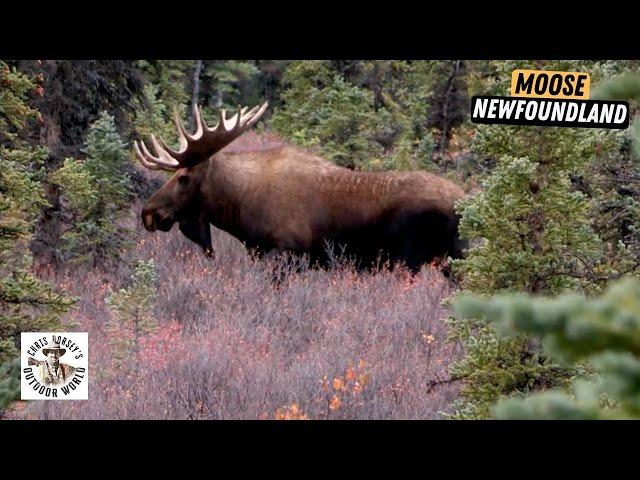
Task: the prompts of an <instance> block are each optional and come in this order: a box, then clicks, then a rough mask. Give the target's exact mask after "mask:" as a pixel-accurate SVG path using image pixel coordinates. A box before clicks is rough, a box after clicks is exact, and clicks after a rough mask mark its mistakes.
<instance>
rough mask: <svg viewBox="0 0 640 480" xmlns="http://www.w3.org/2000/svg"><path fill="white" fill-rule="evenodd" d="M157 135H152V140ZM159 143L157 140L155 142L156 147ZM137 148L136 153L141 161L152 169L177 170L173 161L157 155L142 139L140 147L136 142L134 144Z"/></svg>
mask: <svg viewBox="0 0 640 480" xmlns="http://www.w3.org/2000/svg"><path fill="white" fill-rule="evenodd" d="M154 139H155V137H153V136H152V141H153V140H154ZM156 144H157V141H155V142H154V147H155V145H156ZM134 147H135V150H136V155H137V156H138V159H139V160H140V161H141V163H142V164H143V165H144V166H145V167H147V168H149V169H151V170H176V168H177V167H176V166H175V165H174V164H172V163H169V162H167V161H166V160H165V159H164V158H160V157H156V156H154V155H152V154H151V152H149V149H148V148H147V145H146V144H145V143H144V142H143V141H142V140H140V147H138V144H137V143H136V144H135V145H134ZM141 149H142V150H141Z"/></svg>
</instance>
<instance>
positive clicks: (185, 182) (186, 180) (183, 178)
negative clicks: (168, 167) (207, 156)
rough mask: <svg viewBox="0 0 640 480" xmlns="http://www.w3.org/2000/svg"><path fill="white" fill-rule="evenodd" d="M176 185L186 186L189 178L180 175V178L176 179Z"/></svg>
mask: <svg viewBox="0 0 640 480" xmlns="http://www.w3.org/2000/svg"><path fill="white" fill-rule="evenodd" d="M178 183H179V184H180V185H182V186H184V185H186V184H188V183H189V177H188V176H187V175H182V176H181V177H178Z"/></svg>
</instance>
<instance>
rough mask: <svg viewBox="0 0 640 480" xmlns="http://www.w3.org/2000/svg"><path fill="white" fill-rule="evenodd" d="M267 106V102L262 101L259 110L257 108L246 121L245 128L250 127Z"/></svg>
mask: <svg viewBox="0 0 640 480" xmlns="http://www.w3.org/2000/svg"><path fill="white" fill-rule="evenodd" d="M268 106H269V102H264V103H263V104H262V106H261V107H260V110H258V111H257V112H256V113H255V114H254V115H253V116H252V117H251V118H250V119H249V121H248V122H247V125H246V128H249V127H251V126H252V125H254V124H255V123H256V122H257V121H258V120H260V117H261V116H262V114H263V113H264V112H265V110H266V109H267V107H268Z"/></svg>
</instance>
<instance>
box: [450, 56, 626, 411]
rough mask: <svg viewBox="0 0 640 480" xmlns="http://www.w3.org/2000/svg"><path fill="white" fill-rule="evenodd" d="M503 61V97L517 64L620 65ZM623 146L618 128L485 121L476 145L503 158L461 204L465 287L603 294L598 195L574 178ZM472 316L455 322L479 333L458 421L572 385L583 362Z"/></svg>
mask: <svg viewBox="0 0 640 480" xmlns="http://www.w3.org/2000/svg"><path fill="white" fill-rule="evenodd" d="M494 67H495V71H496V72H497V74H498V75H499V76H500V77H499V78H502V79H504V81H503V82H502V84H501V85H496V84H495V83H492V84H491V85H490V89H491V90H492V92H493V93H499V94H505V93H507V89H508V83H509V80H510V78H511V77H510V73H511V71H512V70H513V69H515V68H544V69H548V70H571V71H576V70H578V71H581V70H585V69H587V70H589V71H590V72H592V77H594V78H596V79H597V78H598V76H599V74H600V73H599V72H601V71H610V70H611V69H612V66H611V65H609V64H606V65H590V66H588V67H587V66H585V65H579V64H571V63H569V62H555V63H544V64H540V62H538V63H537V64H534V65H532V64H528V63H526V62H496V64H495V65H494ZM615 143H616V142H615V134H613V133H612V132H609V131H598V132H595V131H593V130H587V129H568V128H538V127H535V128H531V127H507V126H502V125H488V126H484V125H483V126H478V128H477V131H476V135H475V138H474V144H473V148H474V151H475V152H476V153H477V154H478V155H483V156H492V157H494V158H495V159H496V162H497V165H496V167H495V168H494V170H493V171H492V172H491V173H490V175H489V177H488V178H486V179H485V181H484V182H483V189H482V190H481V191H480V192H478V193H477V194H475V195H470V196H468V197H467V198H465V199H464V200H463V201H461V202H460V203H459V205H458V211H459V212H460V213H461V215H462V219H461V222H460V234H461V235H462V236H463V237H466V238H469V239H471V240H472V241H473V243H472V246H471V247H470V248H469V250H468V254H467V257H466V258H465V259H463V260H456V261H454V262H453V267H454V270H455V271H456V272H457V273H458V274H459V275H460V277H461V286H462V288H463V289H464V290H466V291H470V292H474V293H479V294H492V293H495V292H499V291H511V292H514V291H518V292H530V293H537V294H553V293H558V292H562V291H565V290H567V289H584V290H585V291H590V292H594V291H598V290H599V289H600V288H601V287H602V285H603V284H604V283H605V282H606V280H607V278H608V275H610V274H611V266H610V265H609V264H607V263H606V261H605V260H604V255H603V253H604V252H603V244H602V241H601V239H600V238H599V237H598V235H597V234H596V233H595V231H594V229H593V225H592V218H591V213H592V211H591V205H590V203H589V199H588V197H587V196H586V194H585V193H583V192H580V191H578V190H577V189H576V187H575V186H574V184H573V183H572V181H571V180H572V178H573V176H575V175H576V174H582V173H583V172H584V171H585V169H586V168H587V166H589V165H590V162H592V161H593V159H594V158H595V157H596V152H598V153H599V154H600V155H602V154H603V153H605V152H610V151H612V150H613V148H614V147H615ZM467 322H468V320H467V319H455V320H453V321H452V328H453V336H454V337H455V336H458V337H460V336H461V335H460V332H461V331H464V329H465V328H466V329H471V330H472V331H473V334H469V335H468V336H467V337H466V338H465V337H464V336H462V338H461V340H462V342H463V345H465V347H466V349H467V356H466V357H465V358H464V359H463V360H461V361H460V362H458V363H456V364H455V365H454V366H453V369H452V370H453V373H454V375H456V376H458V377H459V378H466V380H467V383H466V387H465V390H464V391H463V398H462V399H461V400H460V401H458V402H457V404H456V408H455V413H454V415H455V416H457V418H484V417H485V416H487V415H489V414H490V411H491V407H492V406H493V404H494V403H495V402H496V401H497V400H498V398H500V397H501V396H503V395H507V396H508V395H511V394H513V393H514V392H518V393H520V394H526V393H528V392H529V391H530V390H532V389H534V390H535V389H544V388H547V387H550V386H551V387H553V386H560V385H566V384H567V380H568V379H569V378H570V377H571V376H572V375H573V374H575V372H576V371H577V370H579V369H580V367H579V366H572V365H569V366H567V367H564V366H562V365H560V364H559V363H558V362H557V360H556V359H554V357H553V355H548V354H546V353H545V352H544V350H543V349H542V348H541V347H540V345H539V344H538V343H537V342H534V341H532V340H530V339H529V337H528V336H526V335H523V336H520V337H515V338H499V337H496V336H495V332H494V331H493V329H492V328H491V327H490V326H478V325H477V324H474V323H471V324H469V325H467ZM464 325H467V326H466V327H465V326H464ZM478 341H481V342H483V346H482V347H478V346H477V342H478ZM489 346H491V348H489ZM505 379H507V380H506V381H505Z"/></svg>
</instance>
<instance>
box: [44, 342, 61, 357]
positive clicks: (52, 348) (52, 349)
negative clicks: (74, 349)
mask: <svg viewBox="0 0 640 480" xmlns="http://www.w3.org/2000/svg"><path fill="white" fill-rule="evenodd" d="M49 352H59V353H60V356H63V355H64V354H65V353H66V352H67V349H66V348H61V347H60V343H59V342H53V344H52V345H51V346H50V347H45V348H43V349H42V354H43V355H44V356H45V357H46V356H47V355H49Z"/></svg>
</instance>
